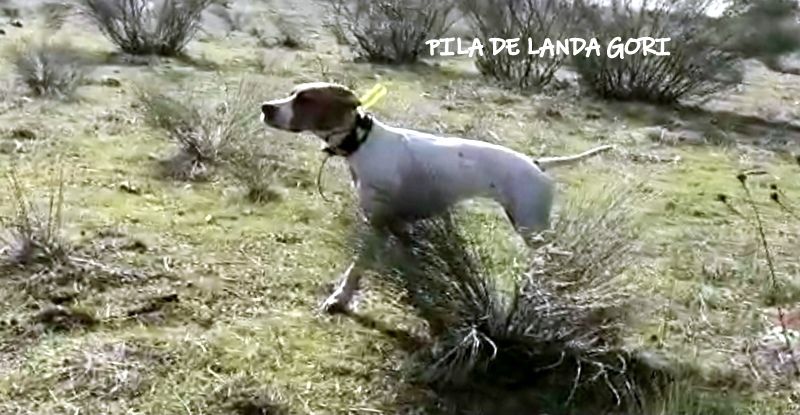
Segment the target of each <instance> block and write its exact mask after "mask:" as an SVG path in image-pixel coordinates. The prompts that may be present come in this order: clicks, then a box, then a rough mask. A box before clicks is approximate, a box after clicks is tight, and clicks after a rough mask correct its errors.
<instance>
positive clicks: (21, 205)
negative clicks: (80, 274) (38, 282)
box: [0, 170, 71, 267]
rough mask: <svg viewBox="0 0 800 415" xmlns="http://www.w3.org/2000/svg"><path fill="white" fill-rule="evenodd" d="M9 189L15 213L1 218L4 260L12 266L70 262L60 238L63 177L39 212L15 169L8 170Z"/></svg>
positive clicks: (63, 242)
mask: <svg viewBox="0 0 800 415" xmlns="http://www.w3.org/2000/svg"><path fill="white" fill-rule="evenodd" d="M8 190H9V193H10V194H11V195H12V196H13V198H14V202H15V209H16V210H15V212H14V216H13V217H11V218H3V221H2V225H3V227H4V228H6V229H7V232H6V235H5V236H3V237H0V242H2V243H3V245H4V247H3V249H2V252H3V254H4V255H3V257H4V262H5V264H6V265H7V266H13V267H35V266H44V267H54V266H58V265H63V264H66V263H67V262H69V255H70V253H71V248H70V247H69V245H68V244H67V243H66V241H65V240H64V239H63V237H62V234H61V230H62V226H63V206H64V181H63V177H59V180H58V182H57V183H56V185H55V186H54V187H53V189H51V191H50V193H49V195H48V198H47V211H46V212H41V211H40V210H39V208H38V207H37V206H36V205H35V204H34V203H33V201H31V200H30V199H29V198H28V194H29V193H30V191H29V190H28V189H26V188H25V187H24V186H23V185H22V183H21V182H20V180H19V178H18V177H17V175H16V172H15V171H14V170H12V171H11V172H9V173H8Z"/></svg>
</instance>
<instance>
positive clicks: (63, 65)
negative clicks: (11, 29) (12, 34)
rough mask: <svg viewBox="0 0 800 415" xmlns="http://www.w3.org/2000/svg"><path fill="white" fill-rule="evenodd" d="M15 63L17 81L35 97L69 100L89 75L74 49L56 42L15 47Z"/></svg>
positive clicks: (84, 63)
mask: <svg viewBox="0 0 800 415" xmlns="http://www.w3.org/2000/svg"><path fill="white" fill-rule="evenodd" d="M11 59H12V63H13V64H14V71H15V72H16V75H17V78H19V79H20V80H21V81H22V83H24V84H25V85H26V86H27V87H28V89H29V90H30V91H31V93H33V95H35V96H46V97H57V98H69V97H71V96H72V95H73V94H74V92H75V90H76V89H77V88H78V86H80V84H81V82H82V81H83V79H84V76H85V74H86V72H87V62H85V61H84V60H83V59H82V57H81V55H80V54H79V52H78V51H77V50H76V49H75V48H74V47H72V45H70V44H68V43H64V42H61V43H58V42H56V41H54V40H52V39H45V40H40V41H32V40H26V41H23V42H21V43H19V44H18V45H15V46H14V47H13V49H12V51H11Z"/></svg>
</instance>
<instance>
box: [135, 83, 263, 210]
mask: <svg viewBox="0 0 800 415" xmlns="http://www.w3.org/2000/svg"><path fill="white" fill-rule="evenodd" d="M262 91H263V88H261V87H260V85H259V83H258V82H256V81H251V80H242V81H240V82H239V84H238V85H236V86H235V87H230V86H226V88H225V97H224V98H223V100H222V102H221V103H219V104H218V105H216V106H214V107H211V106H209V105H208V104H207V103H202V102H198V101H197V100H193V99H190V98H182V97H175V96H170V95H167V94H164V93H160V92H152V91H149V90H146V89H143V90H141V91H140V93H139V102H140V104H141V106H142V108H143V111H144V113H145V119H146V120H147V121H148V123H149V124H150V125H151V126H152V127H155V128H159V129H161V130H163V131H165V132H166V134H167V136H168V137H169V138H170V139H171V140H172V141H174V142H175V143H176V144H177V146H178V151H177V152H176V153H175V154H174V155H173V156H172V157H171V158H169V159H167V160H162V163H161V164H162V167H164V170H165V172H166V173H167V175H168V176H169V177H173V178H176V179H179V180H205V179H208V178H209V177H211V176H212V175H213V173H214V172H215V170H223V171H225V172H227V173H229V174H230V175H231V176H233V178H234V179H236V180H237V181H238V182H239V183H240V184H241V185H242V186H243V187H244V188H245V189H246V197H247V198H248V199H249V200H251V201H254V202H270V201H274V200H276V199H277V198H278V193H277V192H276V191H275V190H274V188H273V185H274V184H275V182H276V180H277V174H278V170H279V163H278V160H277V159H276V158H275V156H274V154H275V152H274V151H272V150H271V149H270V148H269V147H268V145H269V143H268V141H267V140H265V139H264V138H263V136H262V135H263V130H264V127H263V126H262V125H261V123H260V121H259V108H260V102H261V100H262V99H263V97H264V96H265V94H264V93H263V92H262Z"/></svg>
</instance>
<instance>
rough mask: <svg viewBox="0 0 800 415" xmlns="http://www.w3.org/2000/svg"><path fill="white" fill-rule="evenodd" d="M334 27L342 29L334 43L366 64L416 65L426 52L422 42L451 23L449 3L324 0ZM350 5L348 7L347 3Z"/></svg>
mask: <svg viewBox="0 0 800 415" xmlns="http://www.w3.org/2000/svg"><path fill="white" fill-rule="evenodd" d="M328 1H329V3H330V5H331V8H332V10H333V14H334V19H335V20H334V25H335V26H338V27H339V28H340V29H343V30H342V32H343V33H340V34H339V35H337V38H338V40H339V41H340V42H341V41H345V40H349V39H352V42H350V43H351V46H354V47H355V49H356V52H357V53H358V54H359V55H360V57H361V58H363V59H366V60H368V61H370V62H377V63H394V64H405V63H414V62H416V61H417V60H418V59H419V58H420V56H421V54H422V53H423V52H424V51H425V50H426V49H427V46H426V45H425V41H427V40H429V39H434V38H440V37H441V36H442V35H443V34H444V33H445V32H446V31H447V29H448V28H449V27H450V25H451V24H452V20H451V12H452V11H453V9H454V5H453V3H452V1H451V0H443V1H435V2H434V1H424V0H386V1H372V0H355V1H354V2H351V1H350V0H328ZM351 3H352V4H351Z"/></svg>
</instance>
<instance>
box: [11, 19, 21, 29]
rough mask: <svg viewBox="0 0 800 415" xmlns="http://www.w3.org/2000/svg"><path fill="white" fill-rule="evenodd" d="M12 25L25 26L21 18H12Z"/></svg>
mask: <svg viewBox="0 0 800 415" xmlns="http://www.w3.org/2000/svg"><path fill="white" fill-rule="evenodd" d="M11 26H14V27H22V26H23V25H22V21H21V20H19V19H14V20H12V21H11Z"/></svg>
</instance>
